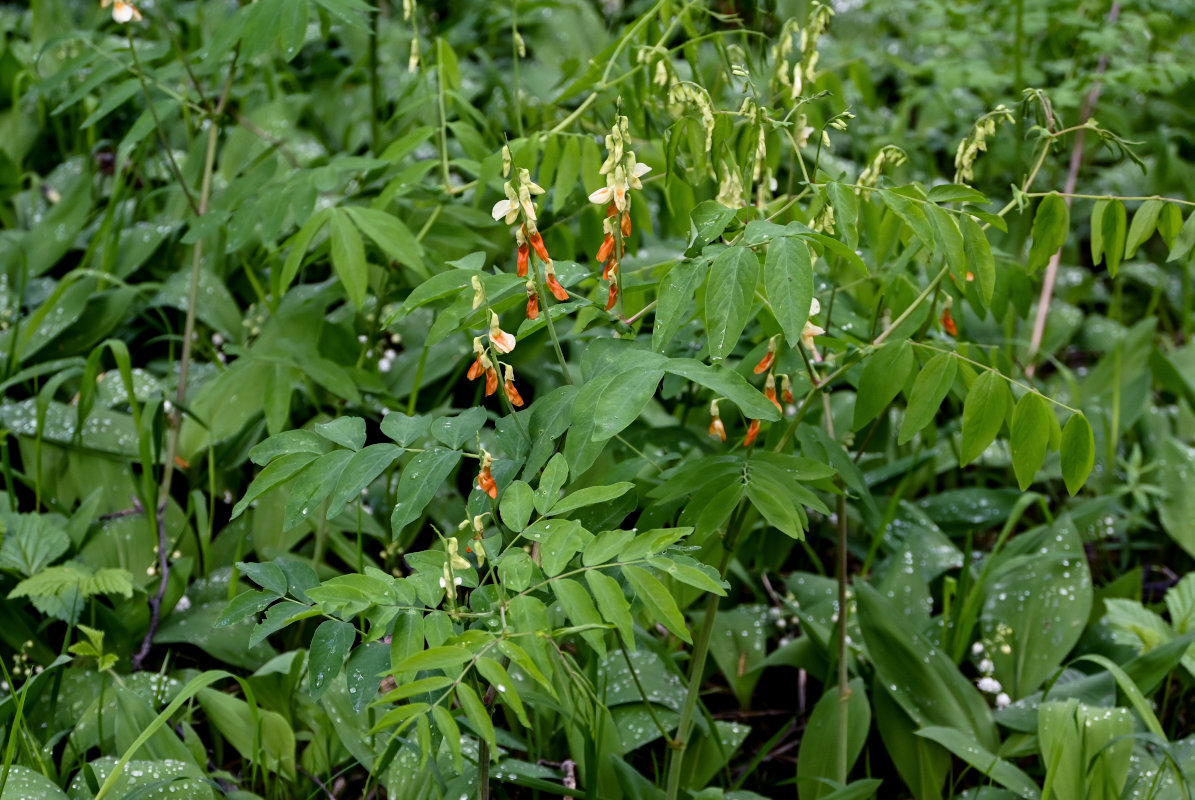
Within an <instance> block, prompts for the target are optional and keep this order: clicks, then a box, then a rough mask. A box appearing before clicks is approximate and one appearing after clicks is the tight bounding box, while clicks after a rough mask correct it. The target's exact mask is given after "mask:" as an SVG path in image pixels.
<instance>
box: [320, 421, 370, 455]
mask: <svg viewBox="0 0 1195 800" xmlns="http://www.w3.org/2000/svg"><path fill="white" fill-rule="evenodd" d="M315 432H316V433H318V434H319V435H320V436H322V437H324V438H325V439H327V440H328V441H330V442H335V443H336V444H338V445H340V446H341V447H347V448H348V449H350V450H360V449H361V447H362V446H363V445H364V444H365V420H363V419H361V418H360V417H338V418H336V419H334V420H332V421H331V422H317V423H316V424H315Z"/></svg>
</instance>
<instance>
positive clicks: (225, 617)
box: [214, 590, 278, 628]
mask: <svg viewBox="0 0 1195 800" xmlns="http://www.w3.org/2000/svg"><path fill="white" fill-rule="evenodd" d="M277 599H278V595H277V594H275V593H274V592H266V591H260V592H259V591H254V590H250V591H248V592H241V593H240V594H238V595H237V596H236V597H234V598H233V599H232V602H230V603H229V604H228V608H226V609H224V613H223V614H221V615H220V618H219V619H217V620H216V622H215V623H214V626H215V627H217V628H224V627H227V626H229V625H231V624H233V623H234V622H240V621H241V620H243V619H244V618H245V617H248V616H251V615H253V614H257V613H259V612H260V611H262V610H264V609H265V608H266V607H267V606H269V605H270V604H271V603H273V602H274V601H275V600H277Z"/></svg>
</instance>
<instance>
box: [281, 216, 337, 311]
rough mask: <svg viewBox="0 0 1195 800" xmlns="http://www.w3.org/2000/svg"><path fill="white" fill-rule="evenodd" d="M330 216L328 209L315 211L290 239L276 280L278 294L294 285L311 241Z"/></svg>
mask: <svg viewBox="0 0 1195 800" xmlns="http://www.w3.org/2000/svg"><path fill="white" fill-rule="evenodd" d="M330 216H332V209H330V208H325V209H321V210H320V211H317V212H316V213H315V214H314V215H313V216H312V217H311V218H310V219H308V220H307V221H306V222H304V223H303V227H302V228H299V232H298V233H296V234H295V235H294V236H292V237H291V238H290V240H289V244H290V252H289V253H287V254H286V261H284V262H283V263H282V272H281V274H280V275H279V278H278V284H279V292H280V293H281V292H285V291H286V290H287V289H289V288H290V285H291V284H292V283H294V281H295V277H296V276H297V275H298V274H299V267H301V266H303V259H304V258H305V257H306V256H307V249H308V248H309V247H311V240H312V239H314V238H315V235H316V234H317V233H319V232H320V230H321V229H322V228H323V227H324V225H325V224H327V222H328V218H329V217H330Z"/></svg>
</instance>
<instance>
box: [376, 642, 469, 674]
mask: <svg viewBox="0 0 1195 800" xmlns="http://www.w3.org/2000/svg"><path fill="white" fill-rule="evenodd" d="M472 660H473V653H472V652H471V651H470V650H469V649H467V648H465V647H460V646H458V645H445V646H442V647H429V648H427V649H426V650H424V651H422V652H420V653H415V654H413V655H410V656H407V657H406V658H404V659H403V660H402V661H400V662H398V663H397V664H395V665H394V666H393V667H391V669H392V671H393V672H394V673H396V674H401V673H404V672H423V671H424V670H431V669H442V670H445V672H448V671H449V670H451V669H452V668H453V667H458V666H460V665H461V664H465V663H467V662H469V661H472Z"/></svg>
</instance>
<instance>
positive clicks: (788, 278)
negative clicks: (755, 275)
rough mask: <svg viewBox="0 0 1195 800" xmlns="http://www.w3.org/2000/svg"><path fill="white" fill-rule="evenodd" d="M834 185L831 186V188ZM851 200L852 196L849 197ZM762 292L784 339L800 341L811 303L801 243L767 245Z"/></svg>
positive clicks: (809, 272)
mask: <svg viewBox="0 0 1195 800" xmlns="http://www.w3.org/2000/svg"><path fill="white" fill-rule="evenodd" d="M831 185H834V184H831ZM850 196H851V197H852V198H853V197H854V196H855V195H854V194H853V193H851V195H850ZM763 282H764V291H765V293H766V294H767V298H768V303H769V304H770V305H771V307H772V313H773V314H774V315H775V317H776V321H777V322H779V323H780V329H781V330H782V331H784V338H785V339H786V340H787V341H788V342H789V344H790V345H792V346H794V347H795V346H797V344H798V343H799V342H800V341H801V331H802V330H803V329H804V327H805V323H806V322H807V321H808V320H809V307H810V304H811V302H812V300H813V261H812V259H811V258H810V256H809V245H807V244H805V242H804V241H802V240H801V239H795V238H789V237H781V238H778V239H773V240H772V241H771V243H770V244H769V245H768V254H767V256H766V257H765V259H764V265H763Z"/></svg>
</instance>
